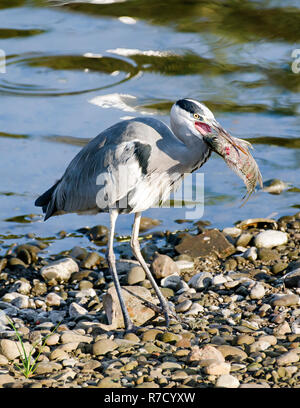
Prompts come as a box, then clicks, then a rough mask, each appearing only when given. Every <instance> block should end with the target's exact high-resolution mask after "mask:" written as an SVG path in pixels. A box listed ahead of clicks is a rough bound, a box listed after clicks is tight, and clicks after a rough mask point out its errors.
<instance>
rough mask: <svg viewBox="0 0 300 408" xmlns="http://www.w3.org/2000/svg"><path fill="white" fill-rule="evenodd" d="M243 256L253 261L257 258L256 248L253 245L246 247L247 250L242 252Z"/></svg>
mask: <svg viewBox="0 0 300 408" xmlns="http://www.w3.org/2000/svg"><path fill="white" fill-rule="evenodd" d="M243 257H244V258H246V259H249V260H250V261H255V260H256V259H257V249H256V248H255V247H251V248H249V249H247V251H246V252H244V254H243Z"/></svg>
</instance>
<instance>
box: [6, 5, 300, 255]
mask: <svg viewBox="0 0 300 408" xmlns="http://www.w3.org/2000/svg"><path fill="white" fill-rule="evenodd" d="M299 27H300V8H299V2H298V1H296V0H294V1H293V0H286V1H284V0H281V1H280V0H277V1H276V0H274V1H272V0H265V1H246V0H240V1H239V0H234V1H233V0H232V1H231V0H215V1H196V0H190V1H188V2H187V1H182V0H181V1H179V0H168V1H162V0H157V1H155V0H154V1H151V2H150V1H146V0H128V1H126V0H119V1H117V0H116V1H114V0H89V1H77V0H76V1H75V0H74V1H69V2H68V1H64V2H59V1H52V2H47V1H43V0H31V1H25V0H0V49H1V53H0V104H1V105H0V106H1V108H0V123H1V127H0V172H1V179H0V180H1V181H0V200H1V201H0V241H2V242H5V244H7V245H9V244H10V243H11V242H15V241H16V240H18V241H20V242H21V241H22V240H24V239H25V238H24V237H26V234H28V233H33V234H35V235H36V236H37V237H49V238H50V240H51V238H52V239H53V244H52V246H51V248H52V250H53V251H54V250H56V251H57V250H63V249H69V248H70V247H72V246H74V245H86V244H87V240H86V238H84V237H83V236H81V235H80V234H75V236H76V237H74V233H75V232H76V231H77V230H78V229H79V228H81V227H83V226H93V225H96V224H105V225H107V224H108V219H107V215H106V214H102V215H98V216H87V215H86V216H77V215H74V214H69V215H65V216H63V217H53V218H51V219H50V220H48V221H47V222H46V223H44V222H42V216H41V213H40V209H39V208H36V207H34V200H35V199H36V197H37V196H38V195H39V194H40V193H42V192H44V191H45V189H47V188H48V187H50V186H51V185H52V184H53V183H54V182H55V181H56V180H57V179H58V178H59V177H60V176H61V174H62V173H63V172H64V170H65V168H66V165H67V164H68V163H69V161H70V160H71V159H72V158H73V157H74V155H75V154H76V153H77V152H78V151H79V149H80V148H81V146H83V145H84V144H85V143H86V141H87V140H88V139H89V138H92V137H94V136H96V135H97V134H98V133H100V131H102V130H103V129H105V128H106V127H108V126H110V125H111V124H113V123H115V122H117V121H119V120H120V119H123V118H125V117H134V116H144V115H151V116H153V117H156V118H159V119H161V120H163V121H165V122H166V123H169V109H170V107H171V105H172V103H173V102H174V101H176V100H177V99H179V98H182V97H193V98H196V99H199V100H201V101H203V102H204V103H206V104H207V106H208V107H209V108H210V109H211V110H213V112H214V113H215V116H216V118H217V119H218V121H219V122H221V124H222V125H223V126H224V127H225V128H226V129H227V130H228V131H230V132H231V133H232V134H233V135H234V136H237V137H241V138H245V139H248V140H250V141H251V142H252V143H253V145H254V148H255V150H254V156H255V158H256V159H257V161H258V164H259V166H260V168H261V172H262V174H263V179H264V181H267V180H269V179H271V178H278V179H280V180H283V181H284V182H286V183H290V187H289V188H288V189H286V190H285V191H284V192H283V193H282V194H280V195H271V194H268V193H266V192H262V191H258V192H257V193H256V194H255V195H254V196H253V197H252V199H251V200H250V201H249V202H248V203H247V204H246V205H245V206H244V207H242V208H240V204H241V198H242V196H243V195H244V193H245V188H244V186H243V184H242V181H241V180H240V179H238V178H237V177H236V175H235V174H233V173H232V172H231V171H230V170H229V169H228V168H227V167H226V165H225V163H224V162H223V161H222V159H221V158H219V157H217V156H216V155H212V157H211V158H210V160H209V161H208V162H207V163H206V164H205V166H204V167H202V168H201V169H200V171H201V172H204V174H205V176H204V181H205V210H204V215H203V218H204V219H209V220H210V221H211V222H212V224H213V225H214V226H217V227H223V226H228V225H232V224H233V223H234V222H235V221H237V220H239V219H243V218H249V217H257V216H269V215H271V214H273V215H274V214H276V215H275V216H276V217H277V216H280V215H283V214H290V213H294V212H296V211H297V210H296V209H297V208H300V195H299V191H300V189H299V188H300V182H299V176H300V172H299V165H300V135H299V127H300V126H299V125H300V120H299V114H300V108H299V101H300V97H299V91H300V72H299V73H298V74H297V73H295V72H293V71H292V62H293V58H292V52H293V50H296V49H300V28H299ZM4 54H5V55H4ZM4 56H5V58H4ZM299 56H300V51H299ZM5 62H6V64H5V65H4V63H5ZM299 68H300V64H299ZM4 71H5V72H4ZM185 211H186V209H184V208H182V209H180V208H170V209H151V210H149V211H147V212H145V213H144V214H145V215H148V216H151V217H155V218H158V219H160V220H162V221H163V222H162V224H161V226H160V228H163V229H171V230H175V229H177V228H179V225H178V224H177V223H176V222H175V220H176V219H179V218H185ZM131 223H132V217H131V216H121V217H119V221H118V233H119V234H120V235H127V234H128V233H129V232H130V227H131ZM183 226H184V224H183ZM180 227H181V228H182V225H181V226H180ZM61 230H65V231H66V232H67V234H69V235H70V236H69V238H65V239H63V240H54V238H57V237H58V236H59V235H58V233H59V231H61Z"/></svg>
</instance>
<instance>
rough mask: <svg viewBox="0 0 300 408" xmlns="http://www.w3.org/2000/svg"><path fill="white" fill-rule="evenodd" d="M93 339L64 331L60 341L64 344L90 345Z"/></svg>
mask: <svg viewBox="0 0 300 408" xmlns="http://www.w3.org/2000/svg"><path fill="white" fill-rule="evenodd" d="M92 340H93V338H92V337H91V336H84V335H82V334H77V333H75V332H74V331H72V330H70V331H65V332H63V334H62V335H61V337H60V341H61V342H62V343H63V344H64V343H75V342H78V343H91V341H92Z"/></svg>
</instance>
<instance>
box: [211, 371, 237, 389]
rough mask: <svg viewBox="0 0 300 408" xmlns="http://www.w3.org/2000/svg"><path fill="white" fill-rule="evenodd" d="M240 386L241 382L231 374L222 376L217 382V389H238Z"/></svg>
mask: <svg viewBox="0 0 300 408" xmlns="http://www.w3.org/2000/svg"><path fill="white" fill-rule="evenodd" d="M239 385H240V382H239V380H238V379H237V378H235V377H234V376H233V375H230V374H223V375H221V376H220V377H219V378H218V379H217V382H216V387H221V388H238V387H239Z"/></svg>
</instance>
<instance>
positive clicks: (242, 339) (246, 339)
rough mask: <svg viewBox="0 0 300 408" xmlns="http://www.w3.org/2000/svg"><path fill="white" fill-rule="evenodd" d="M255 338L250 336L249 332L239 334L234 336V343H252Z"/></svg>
mask: <svg viewBox="0 0 300 408" xmlns="http://www.w3.org/2000/svg"><path fill="white" fill-rule="evenodd" d="M254 341H255V339H254V337H253V336H250V335H249V334H240V335H239V336H237V338H236V344H237V345H242V344H248V345H249V344H252V343H254Z"/></svg>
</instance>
